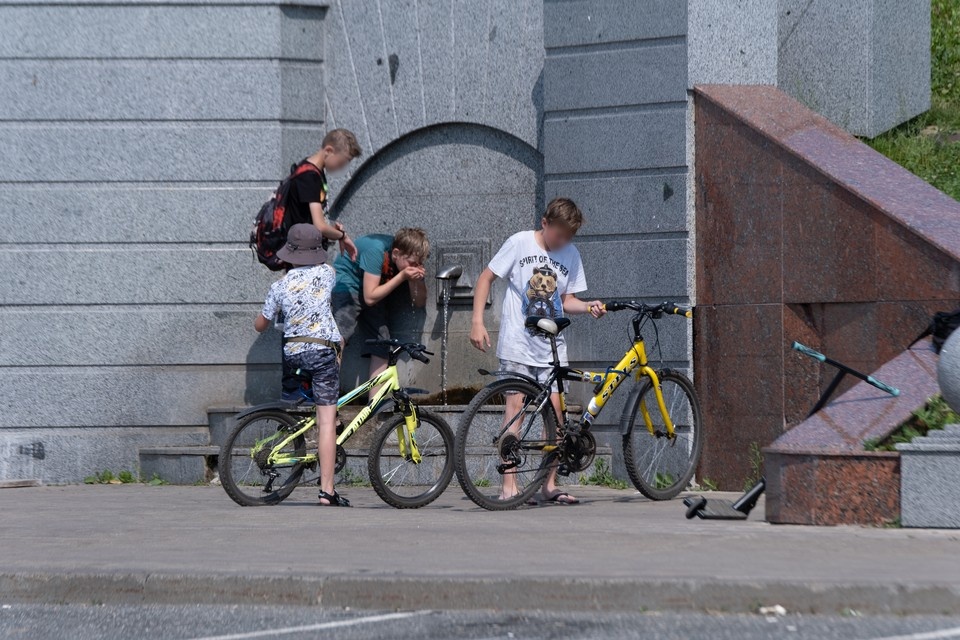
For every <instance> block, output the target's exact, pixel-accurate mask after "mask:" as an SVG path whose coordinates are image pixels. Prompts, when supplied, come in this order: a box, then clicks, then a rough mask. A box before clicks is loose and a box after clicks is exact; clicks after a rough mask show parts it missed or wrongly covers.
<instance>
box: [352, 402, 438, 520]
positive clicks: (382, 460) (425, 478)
mask: <svg viewBox="0 0 960 640" xmlns="http://www.w3.org/2000/svg"><path fill="white" fill-rule="evenodd" d="M417 418H418V420H419V424H418V425H417V428H416V431H415V432H414V438H415V439H416V445H417V450H418V451H419V452H420V462H415V461H414V460H413V459H412V458H411V457H410V452H409V450H407V451H405V455H401V452H400V451H401V450H400V438H404V437H405V431H406V429H405V428H404V421H403V416H402V415H398V416H395V417H394V418H393V419H391V420H388V421H387V422H386V423H385V424H384V425H383V426H382V427H380V429H378V430H377V433H376V434H374V436H373V441H372V442H371V443H370V452H369V455H368V456H367V470H368V472H369V474H370V483H371V484H372V485H373V488H374V490H375V491H376V492H377V495H378V496H380V497H381V498H382V499H383V501H384V502H386V503H387V504H389V505H391V506H394V507H396V508H398V509H416V508H418V507H423V506H426V505H428V504H430V503H431V502H433V501H434V500H436V499H437V496H439V495H440V494H441V493H443V491H444V489H446V488H447V485H448V484H450V479H451V478H452V477H453V429H451V428H450V425H448V424H447V422H446V420H444V419H443V418H441V417H440V416H438V415H436V414H434V413H430V412H429V411H424V410H423V409H419V408H418V409H417Z"/></svg>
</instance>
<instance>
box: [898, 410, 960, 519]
mask: <svg viewBox="0 0 960 640" xmlns="http://www.w3.org/2000/svg"><path fill="white" fill-rule="evenodd" d="M953 426H954V429H951V430H949V431H941V432H936V431H934V432H931V435H930V436H928V437H925V438H916V439H914V440H913V441H912V442H909V443H906V444H898V445H897V450H898V451H899V452H900V521H901V524H902V525H903V526H904V527H942V528H950V529H958V528H960V511H958V510H957V509H956V508H955V506H956V504H957V501H958V500H960V432H958V431H957V430H956V427H957V425H953Z"/></svg>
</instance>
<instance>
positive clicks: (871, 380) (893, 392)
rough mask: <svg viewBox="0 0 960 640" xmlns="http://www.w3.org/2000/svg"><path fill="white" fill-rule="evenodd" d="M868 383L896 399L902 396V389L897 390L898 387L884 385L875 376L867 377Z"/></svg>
mask: <svg viewBox="0 0 960 640" xmlns="http://www.w3.org/2000/svg"><path fill="white" fill-rule="evenodd" d="M867 382H869V383H870V384H872V385H873V386H875V387H876V388H877V389H880V391H886V392H887V393H889V394H890V395H892V396H893V397H894V398H896V397H897V396H899V395H900V389H897V388H896V387H891V386H890V385H888V384H884V383H883V382H880V381H879V380H877V379H876V378H874V377H873V376H867Z"/></svg>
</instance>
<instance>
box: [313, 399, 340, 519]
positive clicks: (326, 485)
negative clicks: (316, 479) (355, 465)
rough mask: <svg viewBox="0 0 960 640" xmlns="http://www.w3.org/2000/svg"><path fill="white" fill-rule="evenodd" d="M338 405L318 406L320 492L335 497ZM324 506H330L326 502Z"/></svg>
mask: <svg viewBox="0 0 960 640" xmlns="http://www.w3.org/2000/svg"><path fill="white" fill-rule="evenodd" d="M336 423H337V405H335V404H331V405H327V406H322V407H321V406H317V455H318V456H319V459H320V490H321V491H323V492H324V493H329V494H330V495H333V491H334V487H333V479H334V475H335V474H334V468H335V467H336V466H337V424H336ZM324 504H329V501H325V502H324Z"/></svg>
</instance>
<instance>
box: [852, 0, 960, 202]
mask: <svg viewBox="0 0 960 640" xmlns="http://www.w3.org/2000/svg"><path fill="white" fill-rule="evenodd" d="M930 20H931V24H930V26H931V38H930V88H931V97H930V102H931V105H930V110H929V111H927V112H926V113H923V114H921V115H919V116H917V117H916V118H914V119H912V120H910V121H908V122H905V123H904V124H902V125H900V126H899V127H896V128H895V129H891V130H890V131H887V132H886V133H883V134H881V135H879V136H877V137H876V138H874V139H873V140H866V141H865V142H866V143H867V144H869V145H870V146H871V147H873V148H874V149H876V150H877V151H879V152H880V153H882V154H883V155H885V156H887V157H888V158H890V159H891V160H893V161H894V162H896V163H897V164H900V165H902V166H903V167H905V168H906V169H908V170H909V171H911V172H913V173H915V174H916V175H918V176H920V177H921V178H923V179H924V180H926V181H927V182H929V183H930V184H932V185H933V186H935V187H936V188H938V189H940V190H941V191H943V192H945V193H946V194H948V195H949V196H951V197H952V198H954V199H956V200H960V140H957V138H958V137H960V135H958V134H960V2H957V0H932V2H931V7H930Z"/></svg>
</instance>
